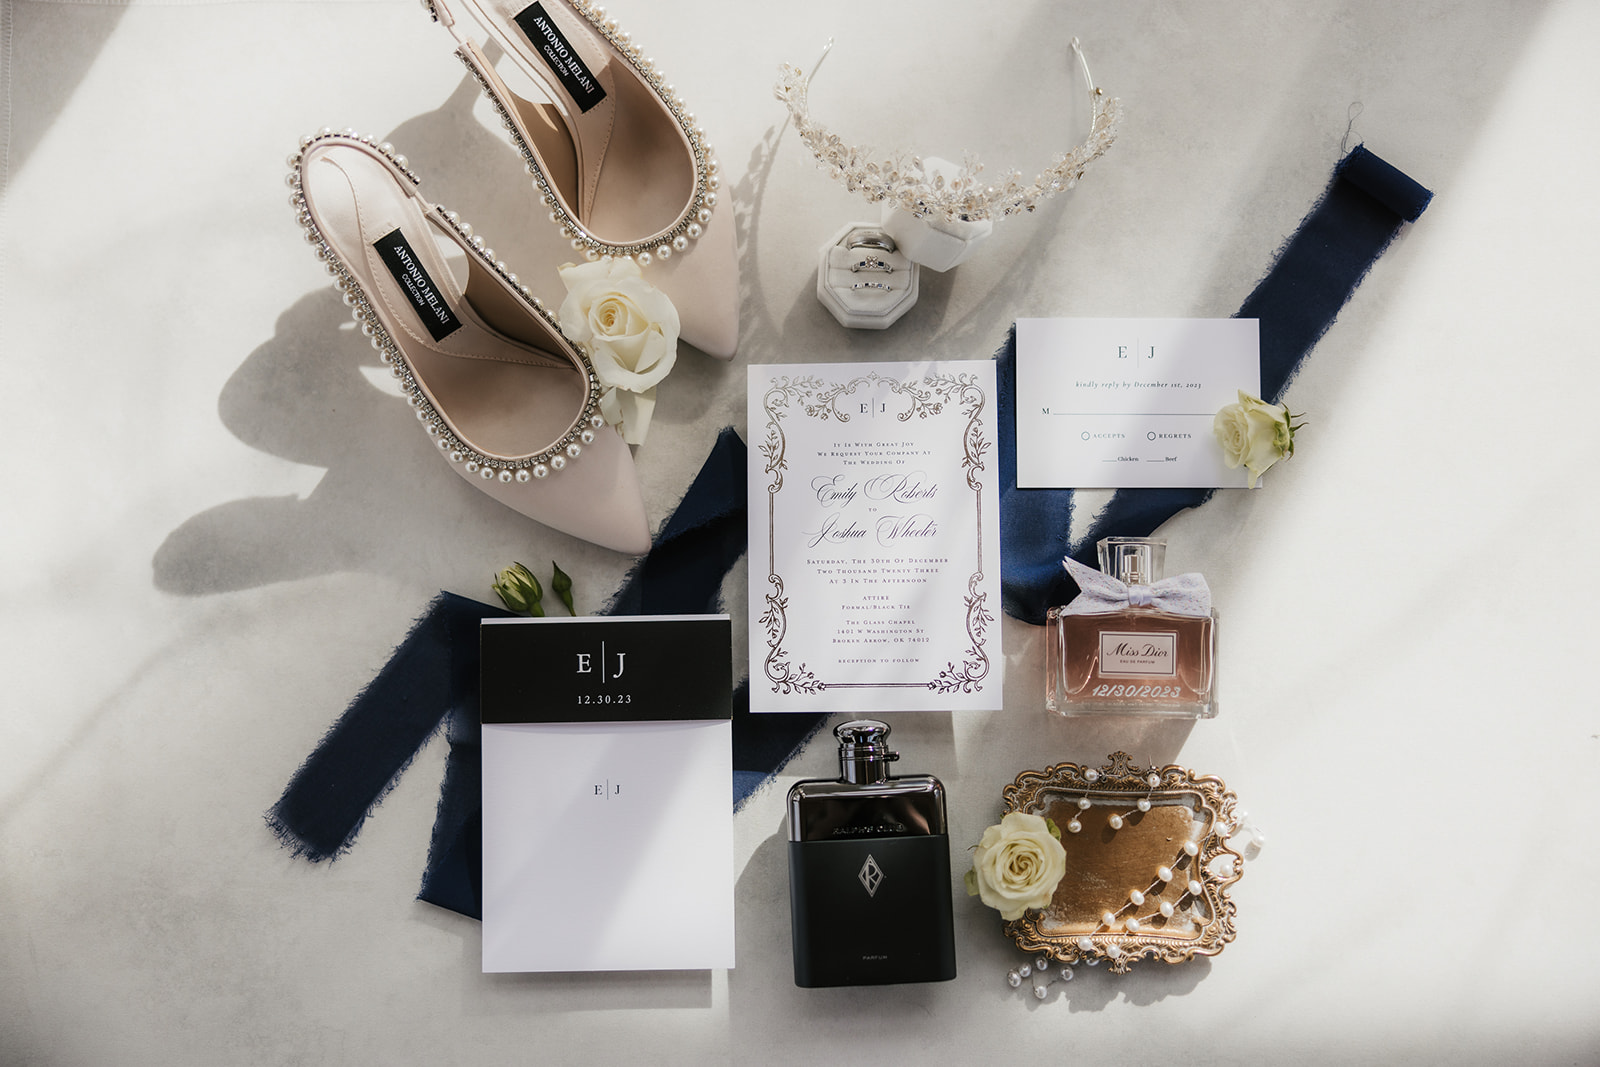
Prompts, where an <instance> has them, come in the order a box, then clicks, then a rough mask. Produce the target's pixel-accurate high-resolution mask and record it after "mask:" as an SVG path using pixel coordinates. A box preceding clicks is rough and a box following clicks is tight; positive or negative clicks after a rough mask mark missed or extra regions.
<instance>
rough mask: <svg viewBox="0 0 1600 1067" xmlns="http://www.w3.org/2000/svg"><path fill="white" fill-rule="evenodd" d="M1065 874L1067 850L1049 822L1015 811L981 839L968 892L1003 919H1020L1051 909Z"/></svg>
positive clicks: (976, 850) (973, 854)
mask: <svg viewBox="0 0 1600 1067" xmlns="http://www.w3.org/2000/svg"><path fill="white" fill-rule="evenodd" d="M1066 873H1067V851H1066V849H1064V848H1062V847H1061V842H1060V841H1057V840H1056V838H1055V836H1054V835H1053V834H1051V833H1050V827H1049V826H1048V825H1047V824H1046V823H1045V820H1044V819H1042V818H1040V817H1039V816H1037V815H1030V814H1029V813H1027V812H1023V811H1013V812H1011V813H1010V814H1008V815H1006V816H1005V818H1003V819H1001V820H1000V825H999V826H991V827H989V828H988V829H987V830H985V831H984V832H983V837H981V838H980V839H979V840H978V847H977V848H976V849H974V850H973V853H972V880H971V882H969V884H968V889H967V892H968V893H969V894H972V893H976V894H977V896H978V897H979V899H981V900H982V901H983V902H984V903H985V904H987V905H988V906H989V907H991V908H995V909H998V910H999V912H1000V918H1002V919H1007V920H1010V919H1020V918H1021V917H1022V913H1023V912H1025V911H1027V910H1028V909H1029V908H1043V907H1047V906H1049V904H1050V900H1051V898H1053V897H1054V896H1055V893H1056V885H1057V883H1059V882H1060V881H1061V878H1062V876H1063V875H1065V874H1066Z"/></svg>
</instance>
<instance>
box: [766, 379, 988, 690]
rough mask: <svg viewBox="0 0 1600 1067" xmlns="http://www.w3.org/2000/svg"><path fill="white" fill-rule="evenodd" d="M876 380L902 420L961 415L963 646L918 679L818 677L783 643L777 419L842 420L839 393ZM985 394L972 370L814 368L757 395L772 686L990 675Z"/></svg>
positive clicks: (781, 447) (932, 685)
mask: <svg viewBox="0 0 1600 1067" xmlns="http://www.w3.org/2000/svg"><path fill="white" fill-rule="evenodd" d="M880 385H884V386H887V387H888V388H889V390H890V391H891V392H892V393H894V394H896V395H898V396H902V397H904V398H905V400H906V405H907V406H906V408H905V410H903V411H900V412H897V413H896V415H895V418H896V419H898V420H899V421H900V422H909V421H910V420H911V419H912V418H917V419H929V418H932V417H936V416H938V415H940V414H942V413H944V411H945V409H946V406H947V405H954V406H955V408H956V410H958V411H959V413H960V414H961V415H963V416H965V419H966V421H965V424H964V425H963V426H962V430H961V469H962V473H963V475H964V477H965V481H966V485H967V488H968V489H969V490H970V491H971V493H972V503H973V509H974V511H975V513H976V516H977V517H976V522H977V534H978V537H977V558H976V563H975V565H974V569H973V571H972V573H971V574H970V575H968V577H967V593H966V596H965V597H964V598H963V610H964V612H965V619H966V633H967V648H966V650H965V651H964V652H963V653H962V654H961V657H960V658H961V663H960V665H959V666H958V665H957V664H956V662H955V660H954V659H951V660H947V661H946V663H945V666H944V668H943V669H941V670H940V671H939V672H938V674H936V675H935V676H934V677H932V678H930V679H927V680H925V681H908V682H837V681H835V682H830V681H827V680H825V679H822V678H819V677H817V676H816V675H815V674H814V673H812V671H811V670H810V669H809V668H808V667H807V666H806V664H805V663H804V662H801V663H795V662H793V661H792V660H791V659H790V658H789V650H788V649H786V648H784V647H783V643H784V640H785V638H786V637H787V636H788V631H789V620H788V608H789V598H788V596H787V595H785V584H784V579H783V576H782V575H781V574H779V573H778V564H777V552H776V547H775V543H774V522H773V515H774V511H775V510H776V501H777V495H778V493H779V491H781V490H782V489H783V480H784V473H785V471H787V470H788V465H789V464H788V455H787V452H788V439H787V437H786V435H785V434H784V432H783V420H784V419H785V418H787V417H788V415H789V414H790V412H791V410H795V409H798V411H799V412H800V413H802V414H803V415H805V416H807V417H810V418H814V419H821V420H823V421H824V422H827V421H830V420H831V421H837V422H841V423H848V422H850V421H851V414H850V412H848V411H847V410H844V409H843V408H841V407H840V406H839V403H838V402H839V400H840V399H842V398H849V397H852V396H855V395H856V394H857V392H858V391H859V390H861V389H862V388H866V389H873V388H876V387H878V386H880ZM988 400H989V398H988V395H987V394H986V393H985V391H984V390H983V388H982V387H981V386H980V385H979V384H978V376H977V375H975V374H930V375H927V376H926V377H924V378H923V379H922V380H921V382H920V383H919V382H918V381H917V380H916V379H914V378H913V379H909V380H905V381H902V380H900V379H897V378H890V377H885V376H883V375H881V374H878V373H876V372H868V373H866V374H862V375H857V376H856V377H855V378H852V379H851V380H850V381H835V382H831V383H825V382H823V381H822V379H820V378H818V377H816V376H814V375H797V376H795V377H793V378H789V377H780V378H777V379H775V380H774V381H773V382H772V384H771V385H770V386H769V387H768V389H767V391H766V392H765V393H764V394H763V395H762V398H761V410H762V412H763V414H765V416H766V425H765V427H763V431H762V436H761V442H760V444H759V445H758V446H757V448H758V451H760V453H761V455H762V456H763V457H765V466H764V468H763V473H765V474H766V475H767V476H768V481H767V585H768V586H769V591H768V592H767V594H766V597H765V603H766V609H765V610H764V611H763V612H762V613H761V615H760V616H759V617H758V619H757V623H758V625H760V626H761V628H762V631H763V633H764V634H765V637H766V644H767V655H766V658H765V659H764V661H763V663H762V670H763V673H764V674H765V675H766V677H767V681H768V683H769V684H770V685H771V687H772V692H774V693H784V694H788V693H808V694H809V693H819V692H822V691H824V690H827V689H928V690H931V691H933V692H936V693H950V692H963V693H975V692H979V691H981V690H982V689H983V683H984V679H986V678H987V677H988V675H989V670H990V666H991V664H990V661H989V652H988V645H987V642H986V635H987V631H988V629H989V627H990V625H991V624H993V622H994V613H993V612H992V611H991V610H990V608H989V604H988V594H987V593H985V592H983V591H982V584H983V580H984V573H983V538H984V536H985V531H984V528H983V498H982V488H983V481H982V477H981V476H982V474H983V473H984V471H985V470H986V455H987V453H988V452H989V451H990V450H991V449H992V448H993V447H994V444H993V442H991V441H989V440H988V439H987V438H986V437H985V436H984V432H983V419H982V415H983V411H984V408H985V407H986V405H987V404H988Z"/></svg>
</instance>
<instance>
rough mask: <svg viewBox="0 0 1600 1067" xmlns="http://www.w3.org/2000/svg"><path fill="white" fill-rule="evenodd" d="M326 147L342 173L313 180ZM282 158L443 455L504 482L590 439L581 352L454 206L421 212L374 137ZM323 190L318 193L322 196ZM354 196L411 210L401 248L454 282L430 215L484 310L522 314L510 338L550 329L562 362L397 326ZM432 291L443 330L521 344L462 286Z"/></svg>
mask: <svg viewBox="0 0 1600 1067" xmlns="http://www.w3.org/2000/svg"><path fill="white" fill-rule="evenodd" d="M332 153H345V154H348V155H349V157H350V165H349V166H348V167H340V168H339V169H338V172H339V173H341V174H343V175H344V178H345V181H344V182H343V183H338V184H335V185H333V186H326V185H323V184H322V183H320V182H319V181H318V180H316V174H317V173H318V172H317V170H316V168H317V166H318V164H319V163H320V162H322V161H323V159H324V157H326V156H328V155H330V154H332ZM362 158H364V159H365V161H366V162H364V163H361V164H360V165H359V166H357V165H356V160H358V159H362ZM290 168H291V171H290V174H289V177H288V184H289V187H290V189H291V190H292V195H291V197H290V203H291V205H292V206H293V207H294V208H295V211H296V212H297V215H298V218H299V220H300V223H301V225H302V226H303V227H305V229H306V238H307V240H308V241H309V242H310V243H311V244H312V245H313V246H314V250H315V251H316V253H317V256H318V258H319V259H322V260H323V261H324V262H325V263H326V264H327V267H328V271H329V273H331V274H332V275H333V276H334V280H335V283H336V284H337V286H338V287H339V288H340V289H341V290H342V291H343V292H344V294H345V303H346V305H347V306H349V307H350V308H351V313H352V315H354V317H355V319H356V322H357V323H358V325H360V327H361V331H362V333H363V334H364V335H366V336H367V337H369V338H370V339H371V341H372V346H373V347H374V348H375V349H377V351H378V355H379V358H380V359H381V360H382V361H383V362H384V363H385V364H387V365H389V367H390V371H391V373H392V374H393V375H394V376H395V377H396V378H397V379H399V381H400V385H401V388H402V390H403V391H404V392H405V393H406V394H407V400H408V402H409V403H410V404H411V406H412V408H413V409H415V411H416V416H417V419H418V421H419V422H421V423H422V426H423V429H424V430H425V431H426V432H427V434H428V435H429V437H431V438H433V440H434V442H435V444H436V445H437V446H438V448H439V450H440V451H441V452H442V453H444V455H445V456H446V458H447V459H449V460H450V462H452V463H454V464H460V465H461V468H462V470H464V471H465V472H466V473H468V474H471V475H473V476H475V477H479V478H482V479H484V480H485V481H496V482H502V483H506V484H507V485H510V484H513V483H523V482H529V481H536V480H539V479H543V478H546V477H550V476H551V475H553V474H556V473H559V472H560V471H562V470H563V469H565V468H566V467H567V465H568V464H569V463H570V462H572V461H575V460H577V459H578V458H579V456H580V455H581V454H582V452H583V450H584V448H585V447H586V446H587V445H590V444H593V443H594V442H595V440H596V434H597V433H600V432H602V430H603V426H604V420H603V419H602V417H601V415H600V413H599V411H598V405H599V396H600V389H599V381H598V379H597V378H596V376H595V373H594V369H593V367H592V366H591V365H590V364H589V361H588V357H587V356H586V355H585V354H584V353H583V352H582V351H581V350H579V349H577V348H575V347H572V346H570V345H569V344H568V343H567V342H566V341H565V339H564V338H563V337H562V335H561V333H560V327H559V325H558V324H557V323H556V320H555V318H554V316H553V315H552V314H551V313H550V312H549V311H548V310H547V309H546V308H545V307H544V306H543V305H542V304H540V303H539V301H538V300H536V299H535V298H534V297H533V295H532V293H531V292H530V291H529V289H528V287H527V286H526V285H523V284H521V283H520V282H519V281H518V280H517V276H516V275H515V274H512V273H511V272H510V271H508V270H507V268H506V265H505V263H504V262H502V261H500V260H497V259H495V258H494V252H493V250H492V249H490V248H489V247H488V246H487V244H486V243H485V242H484V240H483V238H482V237H481V236H477V235H475V234H473V233H472V228H471V227H470V226H468V225H467V224H466V223H464V222H462V221H460V219H459V217H458V216H456V215H455V213H454V212H448V211H443V210H442V209H432V212H433V213H432V214H431V215H430V216H429V218H428V220H422V216H421V212H422V211H423V210H424V209H426V204H425V203H424V202H423V201H422V199H421V197H420V196H418V195H417V194H416V193H415V192H413V190H412V187H413V186H415V185H416V184H417V179H416V176H415V175H414V174H412V173H411V171H410V170H409V167H408V165H407V163H406V161H405V157H404V156H399V155H396V154H395V153H394V150H393V148H392V147H391V146H390V145H387V144H381V145H380V144H378V143H377V141H376V139H375V138H372V137H361V138H358V137H356V136H355V135H354V133H353V132H347V133H345V134H334V133H333V132H332V131H331V130H324V131H323V132H322V133H320V134H318V135H317V136H316V137H308V138H305V139H303V140H302V141H301V148H300V151H299V152H297V153H296V154H295V155H293V156H291V157H290ZM341 184H342V186H343V187H342V188H341V187H340V186H341ZM318 189H320V190H321V192H320V193H318V192H317V190H318ZM358 190H359V191H361V192H359V193H358ZM323 196H326V197H327V198H328V200H327V202H322V198H323ZM358 201H360V202H364V203H366V204H369V205H374V206H375V205H377V204H386V205H388V209H389V210H390V211H391V212H394V211H398V213H399V217H400V218H405V217H407V212H415V213H416V214H415V215H414V216H411V224H412V226H413V227H414V233H413V235H412V236H414V237H416V239H417V240H416V243H415V244H414V245H412V244H411V242H410V240H409V239H407V242H406V246H407V248H408V254H410V255H413V256H414V257H415V258H416V259H419V260H422V261H423V262H424V263H426V264H429V265H432V266H433V267H434V268H435V269H436V270H437V272H438V274H439V277H440V279H441V281H440V282H434V283H433V284H434V286H436V287H437V286H441V285H442V286H445V287H451V288H453V286H454V282H453V281H452V274H451V272H450V270H449V269H448V267H447V265H446V264H445V263H444V261H443V256H442V255H440V254H439V252H438V249H437V247H435V246H434V245H433V243H432V239H431V236H430V235H429V232H428V230H427V224H428V221H431V220H434V219H436V220H437V223H438V225H439V227H440V230H441V232H443V233H444V234H445V235H446V237H447V238H449V239H450V240H452V241H454V242H455V243H456V244H457V245H458V246H460V247H461V248H462V249H463V250H464V251H465V253H466V255H467V260H468V262H469V264H471V266H472V271H471V272H469V273H474V274H476V275H477V277H476V278H473V279H471V280H469V283H468V288H470V289H473V291H474V292H475V293H479V294H480V295H481V294H485V293H491V294H492V293H495V292H496V290H498V295H497V297H496V298H495V300H493V301H491V302H490V303H492V305H493V307H492V309H490V308H488V307H487V305H486V310H491V311H492V316H491V317H493V318H494V319H495V320H496V321H498V322H501V323H502V324H504V323H506V322H508V321H510V319H514V318H518V317H520V318H523V319H525V320H527V321H526V322H525V323H523V324H522V325H521V326H519V327H517V328H512V329H509V330H508V331H507V332H509V333H510V334H511V335H512V336H513V337H527V338H538V337H548V338H549V339H550V341H551V343H552V344H554V345H555V346H557V347H558V348H559V349H560V350H561V351H560V355H561V356H563V357H565V360H564V362H561V361H557V362H556V363H555V364H552V363H551V362H550V358H549V357H550V354H549V353H546V352H537V353H535V352H534V351H533V350H532V349H531V348H526V347H525V348H522V349H521V350H520V351H519V356H518V358H517V359H515V360H498V359H493V358H490V359H460V358H456V356H455V355H454V354H452V353H447V352H445V351H443V350H442V349H441V348H440V347H439V346H437V345H434V344H428V343H426V342H423V341H422V340H421V339H420V338H418V337H414V336H413V333H412V331H410V330H409V329H401V328H399V327H398V326H397V325H396V324H397V323H398V322H402V321H405V320H404V318H403V315H402V314H400V313H397V312H396V310H395V308H396V307H397V306H401V305H397V302H396V301H394V300H393V299H391V294H389V293H381V292H380V288H381V283H382V282H383V279H384V278H385V277H386V276H389V277H391V278H392V275H390V273H389V271H388V270H387V269H380V268H381V267H385V265H384V264H378V265H374V264H373V263H372V261H371V260H370V259H369V258H368V256H367V254H366V253H367V250H368V248H369V247H370V245H369V241H368V237H369V235H368V234H367V233H365V232H364V231H363V230H362V228H361V225H360V223H359V221H358V214H359V213H358V212H356V211H355V210H354V208H355V204H356V203H357V202H358ZM341 211H342V212H343V215H342V216H341V214H340V212H341ZM385 221H392V220H387V219H386V220H385ZM324 227H331V228H330V229H327V230H325V229H324ZM393 232H394V231H393V230H391V231H388V233H393ZM401 232H402V235H403V234H404V232H405V231H404V230H403V229H402V230H401ZM380 236H387V234H384V235H380ZM432 273H433V272H431V271H430V272H429V274H430V275H431V274H432ZM430 280H431V278H430ZM441 298H442V299H444V300H445V303H446V304H447V305H449V307H448V310H449V311H450V312H452V313H453V314H455V315H456V319H455V325H453V326H451V327H450V328H449V329H448V330H446V331H443V332H442V333H441V334H440V337H441V339H448V338H450V337H451V336H453V335H454V334H455V333H465V334H466V335H467V336H469V337H476V338H477V339H478V340H479V341H485V340H487V341H493V342H494V343H495V344H497V345H503V346H509V348H510V349H517V348H518V346H517V344H516V342H514V341H512V340H509V339H508V338H506V337H503V336H501V335H500V334H499V333H498V332H496V331H494V330H493V329H492V328H491V327H489V326H487V325H486V324H485V321H484V319H482V318H480V317H479V316H478V314H477V309H476V308H474V307H472V305H471V302H469V301H467V300H464V299H460V298H459V291H458V298H457V299H456V300H455V301H454V303H451V301H450V300H449V298H448V297H442V294H441ZM501 298H503V299H501ZM413 314H414V312H413ZM469 322H470V324H471V325H467V324H468V323H469ZM464 327H465V328H464ZM463 354H468V353H465V352H463ZM562 427H565V430H564V431H563V430H562ZM530 435H531V437H532V438H533V439H532V440H530ZM545 435H551V436H550V437H549V438H546V436H545Z"/></svg>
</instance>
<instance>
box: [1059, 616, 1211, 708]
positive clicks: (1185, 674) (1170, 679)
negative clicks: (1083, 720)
mask: <svg viewBox="0 0 1600 1067" xmlns="http://www.w3.org/2000/svg"><path fill="white" fill-rule="evenodd" d="M1045 633H1046V634H1047V639H1048V641H1049V646H1048V648H1047V650H1046V655H1045V707H1047V708H1048V709H1049V710H1051V711H1055V712H1060V713H1062V714H1072V713H1074V712H1106V711H1111V712H1116V711H1127V712H1147V713H1148V712H1155V713H1163V712H1166V713H1173V714H1179V715H1193V716H1198V717H1200V718H1207V717H1209V716H1211V715H1213V714H1215V708H1214V704H1213V699H1212V690H1213V686H1214V677H1213V675H1214V670H1213V666H1214V664H1215V663H1216V645H1215V635H1216V620H1215V619H1213V618H1211V617H1209V616H1200V617H1195V616H1192V615H1172V614H1169V613H1168V612H1164V611H1154V610H1148V609H1141V608H1129V609H1128V610H1126V611H1118V612H1110V613H1107V614H1101V615H1067V614H1065V613H1063V612H1062V610H1061V609H1060V608H1051V609H1050V612H1049V615H1048V616H1047V619H1046V622H1045Z"/></svg>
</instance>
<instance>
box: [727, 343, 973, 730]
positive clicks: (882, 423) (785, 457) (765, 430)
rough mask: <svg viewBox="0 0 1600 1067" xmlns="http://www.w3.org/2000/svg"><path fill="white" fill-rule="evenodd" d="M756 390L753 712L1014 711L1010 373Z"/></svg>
mask: <svg viewBox="0 0 1600 1067" xmlns="http://www.w3.org/2000/svg"><path fill="white" fill-rule="evenodd" d="M749 388H750V397H749V403H750V435H751V438H752V440H753V442H754V443H755V446H756V449H755V453H756V454H754V455H752V456H751V458H750V465H749V479H750V483H749V484H750V506H749V523H750V707H751V710H752V711H812V712H833V711H848V712H852V713H856V712H860V713H867V712H882V711H939V710H947V709H955V708H964V709H981V710H997V709H999V708H1000V706H1001V668H1002V659H1001V656H1000V627H999V624H998V622H997V621H996V620H997V618H998V616H999V614H1000V523H999V517H1000V516H999V512H1000V506H999V487H998V470H997V461H996V449H995V364H994V362H993V361H992V360H980V361H975V362H942V363H849V364H804V365H801V364H785V365H776V366H752V367H750V368H749Z"/></svg>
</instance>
